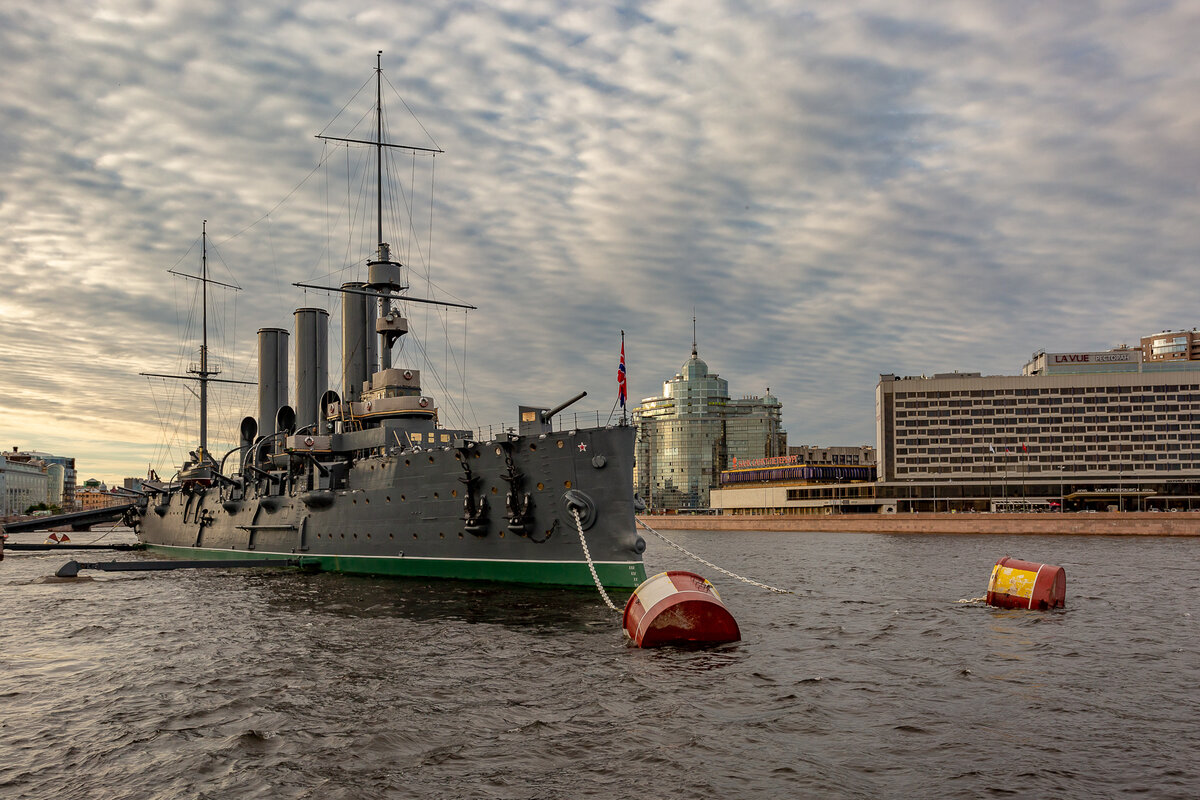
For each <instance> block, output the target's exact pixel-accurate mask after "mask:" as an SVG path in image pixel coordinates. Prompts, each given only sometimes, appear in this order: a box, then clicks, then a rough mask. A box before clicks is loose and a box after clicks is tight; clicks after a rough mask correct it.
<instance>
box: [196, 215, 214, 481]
mask: <svg viewBox="0 0 1200 800" xmlns="http://www.w3.org/2000/svg"><path fill="white" fill-rule="evenodd" d="M200 331H201V335H200V369H199V372H198V375H199V376H200V451H199V453H198V455H199V456H200V458H201V460H203V459H204V457H205V456H206V455H207V454H208V379H209V377H210V376H211V375H213V374H215V373H211V372H209V371H208V220H203V221H201V223H200Z"/></svg>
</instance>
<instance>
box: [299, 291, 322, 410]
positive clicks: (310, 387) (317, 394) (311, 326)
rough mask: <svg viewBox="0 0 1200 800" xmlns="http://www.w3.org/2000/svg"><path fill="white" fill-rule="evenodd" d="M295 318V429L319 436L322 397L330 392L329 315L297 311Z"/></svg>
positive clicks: (310, 311) (307, 309)
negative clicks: (308, 430) (308, 429)
mask: <svg viewBox="0 0 1200 800" xmlns="http://www.w3.org/2000/svg"><path fill="white" fill-rule="evenodd" d="M295 316H296V429H297V430H302V429H304V428H308V427H309V426H310V425H311V426H313V427H312V428H310V430H314V431H316V432H317V433H320V432H321V431H320V428H319V427H318V423H319V422H320V423H322V424H323V422H324V421H323V420H319V419H318V418H319V412H320V410H321V405H320V404H321V395H323V394H324V393H325V390H326V389H328V388H329V312H328V311H326V310H325V309H323V308H298V309H296V311H295Z"/></svg>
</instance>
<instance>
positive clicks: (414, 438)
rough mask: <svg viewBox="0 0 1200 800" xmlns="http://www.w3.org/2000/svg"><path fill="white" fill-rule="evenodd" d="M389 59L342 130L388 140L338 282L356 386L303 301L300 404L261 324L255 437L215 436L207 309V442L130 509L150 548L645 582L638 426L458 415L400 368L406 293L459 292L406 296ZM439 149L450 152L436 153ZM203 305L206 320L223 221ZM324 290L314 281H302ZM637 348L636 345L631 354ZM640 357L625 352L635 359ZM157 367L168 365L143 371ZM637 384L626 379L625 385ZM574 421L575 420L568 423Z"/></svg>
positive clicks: (369, 569) (414, 372)
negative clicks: (217, 445)
mask: <svg viewBox="0 0 1200 800" xmlns="http://www.w3.org/2000/svg"><path fill="white" fill-rule="evenodd" d="M381 82H382V69H381V66H380V59H379V58H378V56H377V60H376V67H375V107H374V113H375V125H374V129H375V130H374V136H373V138H372V137H369V138H367V139H361V140H360V139H338V138H336V137H325V136H321V137H320V138H326V139H334V140H335V141H340V142H355V143H357V144H359V145H364V146H368V147H371V148H374V153H373V156H374V167H375V187H373V188H375V190H376V191H375V199H376V208H375V210H376V219H377V221H378V225H377V233H378V237H377V239H376V242H377V244H376V246H375V249H374V251H373V252H372V253H371V254H370V256H369V257H368V258H366V259H365V260H366V267H367V269H366V276H367V280H365V281H360V282H347V283H342V284H341V285H339V286H335V287H314V288H324V289H329V290H331V291H335V292H339V293H340V295H341V298H342V303H341V311H342V320H341V322H342V324H341V331H342V343H341V359H342V378H343V379H342V381H341V385H340V386H338V387H331V386H329V385H328V384H329V374H328V361H329V358H328V356H329V354H328V327H329V326H328V323H329V312H328V311H327V310H325V309H321V308H308V307H306V308H298V309H296V311H295V314H294V333H295V347H294V387H293V390H292V396H293V398H294V405H292V404H289V403H288V390H289V384H288V375H289V369H288V366H289V365H288V354H289V350H290V347H289V341H288V340H289V337H290V335H291V334H290V332H289V331H288V330H285V329H283V328H262V329H260V330H259V331H258V342H257V344H258V376H257V377H258V380H257V387H258V408H257V415H256V416H247V417H246V418H244V419H243V420H242V421H241V425H240V431H239V436H238V444H239V446H238V447H236V448H235V449H233V450H230V451H229V452H227V453H224V454H223V455H221V456H219V457H218V456H217V455H215V454H213V453H210V452H209V448H208V420H207V415H208V402H207V401H208V388H209V384H210V383H211V382H214V381H222V380H223V379H221V378H218V377H216V376H217V374H218V371H217V369H216V368H215V367H214V366H213V365H212V364H211V363H210V359H209V353H208V330H207V328H208V325H207V316H206V317H205V320H204V322H203V324H202V325H201V326H200V327H201V331H202V334H201V337H202V338H201V344H200V349H199V356H200V358H199V362H198V363H197V364H193V365H191V367H189V369H188V371H187V372H188V374H187V375H183V376H162V377H176V378H186V379H188V380H191V381H195V382H197V383H198V384H199V386H198V389H199V390H198V392H197V394H198V396H199V400H200V404H199V405H200V414H199V444H198V447H197V448H196V449H195V450H193V451H192V452H191V453H190V454H189V458H188V459H187V461H186V463H184V464H183V466H182V467H180V469H179V472H178V473H177V474H175V475H173V476H172V477H171V479H170V480H169V481H147V482H146V483H145V484H144V487H145V490H146V491H145V497H144V499H143V502H142V503H140V504H139V505H138V506H136V507H134V508H133V509H131V510H130V512H129V514H128V516H127V521H128V522H130V523H131V524H132V525H133V527H134V530H135V531H136V533H137V536H138V538H139V540H140V541H141V542H142V543H143V544H144V545H145V546H146V548H147V549H149V550H151V551H154V552H157V553H159V554H162V555H165V556H167V557H169V558H180V559H242V560H255V561H259V560H271V559H286V560H289V561H290V562H292V563H300V564H302V565H303V566H305V567H310V568H316V569H321V570H329V571H336V572H345V573H356V574H365V575H389V576H412V577H424V578H449V579H466V580H487V581H503V582H512V583H522V584H546V585H556V586H584V585H589V586H590V585H592V584H593V583H599V584H602V585H603V586H604V587H609V588H629V589H632V588H634V587H636V586H638V585H639V584H640V583H642V582H643V581H644V580H645V578H646V574H645V568H644V566H643V564H642V553H643V551H644V550H645V547H646V544H645V541H644V540H643V539H642V538H641V537H640V536H639V535H638V533H637V530H636V522H635V517H634V514H635V502H636V499H635V497H634V493H633V459H634V429H633V428H632V427H631V426H630V425H628V424H627V423H626V422H625V419H624V415H622V419H621V420H620V422H618V423H616V424H612V425H599V424H598V425H597V426H595V427H572V428H570V429H567V430H563V429H561V428H562V426H559V429H557V430H556V429H555V420H556V417H557V416H558V415H559V414H560V413H561V412H562V411H563V410H564V409H565V408H566V407H567V406H569V405H570V404H572V403H574V402H576V401H578V400H579V399H580V398H582V397H583V396H584V395H585V394H586V392H584V393H580V394H578V395H577V396H576V397H574V398H571V399H570V400H567V401H566V402H563V403H561V404H559V405H558V406H556V407H544V406H538V405H518V406H517V409H516V410H517V413H518V419H519V422H518V424H517V425H516V426H515V427H510V428H506V429H504V430H503V431H502V432H501V433H500V434H499V435H480V436H476V435H474V434H473V432H472V431H469V430H460V429H454V428H449V427H445V426H444V425H443V423H442V419H441V418H440V415H439V410H438V406H437V404H436V403H435V401H434V399H433V398H432V397H431V396H430V395H429V394H427V393H426V392H425V390H424V389H423V388H422V382H421V372H420V370H418V369H412V368H407V367H405V366H402V365H399V366H398V365H395V364H394V363H393V362H394V358H393V356H394V354H393V349H394V347H395V345H396V343H397V341H398V340H400V339H401V337H403V336H405V335H406V334H407V333H408V331H409V326H408V320H407V319H406V318H405V317H404V316H403V309H404V308H405V307H406V306H405V304H407V303H411V302H415V303H439V304H442V305H448V306H460V307H465V308H472V306H465V305H464V304H457V303H444V302H442V301H438V300H430V299H424V298H416V297H413V296H411V295H409V294H408V287H407V286H405V284H404V281H403V271H402V270H403V265H402V264H401V262H399V261H397V260H395V259H394V258H393V256H392V249H391V247H390V246H389V244H388V243H387V242H386V241H385V237H384V229H383V228H384V224H383V202H384V200H383V198H384V174H385V171H386V170H385V166H384V154H385V150H386V149H387V148H393V147H400V148H406V149H410V150H422V149H426V148H412V147H410V146H408V145H399V144H393V143H390V142H387V141H385V140H384V134H383V104H382V91H381ZM433 152H441V151H440V150H434V151H433ZM202 240H203V242H204V246H203V248H202V254H201V274H200V275H199V276H189V277H197V278H198V280H199V283H200V286H201V292H202V298H203V299H202V301H201V307H202V308H204V309H205V311H204V313H205V315H207V302H208V301H207V287H208V284H209V283H210V282H212V281H211V279H210V278H209V276H208V256H207V252H208V246H207V229H204V230H203V231H202ZM295 285H296V286H304V287H311V286H313V284H305V283H300V284H295ZM622 356H623V353H622ZM623 367H624V364H623V358H622V364H621V368H623ZM144 374H152V373H144ZM623 388H624V387H623V385H622V387H621V389H622V391H623ZM560 419H562V418H560Z"/></svg>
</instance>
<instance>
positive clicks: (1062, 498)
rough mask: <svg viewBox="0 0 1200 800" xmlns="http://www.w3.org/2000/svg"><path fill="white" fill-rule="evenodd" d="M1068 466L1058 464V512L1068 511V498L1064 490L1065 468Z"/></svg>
mask: <svg viewBox="0 0 1200 800" xmlns="http://www.w3.org/2000/svg"><path fill="white" fill-rule="evenodd" d="M1066 468H1067V467H1066V465H1064V464H1059V465H1058V513H1060V514H1065V513H1067V498H1066V493H1065V492H1064V490H1063V470H1065V469H1066Z"/></svg>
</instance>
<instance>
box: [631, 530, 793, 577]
mask: <svg viewBox="0 0 1200 800" xmlns="http://www.w3.org/2000/svg"><path fill="white" fill-rule="evenodd" d="M637 524H638V525H641V526H642V527H643V528H645V529H646V530H648V531H650V532H651V533H653V534H654V535H655V536H657V537H658V538H660V539H662V540H663V541H664V542H666V543H667V544H669V545H671V547H674V548H675V549H676V550H678V551H679V552H681V553H683V554H684V555H687V556H691V557H692V558H694V559H696V560H697V561H699V562H700V563H701V564H703V565H704V566H706V567H712V568H713V569H715V570H716V571H717V572H720V573H721V574H723V575H728V576H729V577H731V578H733V579H734V580H739V581H741V582H742V583H748V584H750V585H751V586H757V587H759V588H761V589H766V590H767V591H770V592H775V593H776V594H795V592H793V591H792V590H790V589H777V588H775V587H774V586H768V585H767V584H765V583H759V582H758V581H752V580H750V579H749V578H743V577H742V576H741V575H735V574H733V573H732V572H730V571H729V570H727V569H721V568H720V567H718V566H717V565H716V564H714V563H712V562H711V561H705V560H704V559H703V558H701V557H700V556H698V555H696V554H695V553H692V552H689V551H687V550H685V549H684V548H682V547H680V546H679V545H677V544H675V543H674V542H672V541H671V540H670V539H668V538H667V537H665V536H663V535H662V534H661V533H659V532H658V531H656V530H654V528H651V527H650V526H649V525H647V524H646V523H644V522H642V521H641V520H640V519H639V520H638V521H637Z"/></svg>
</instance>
